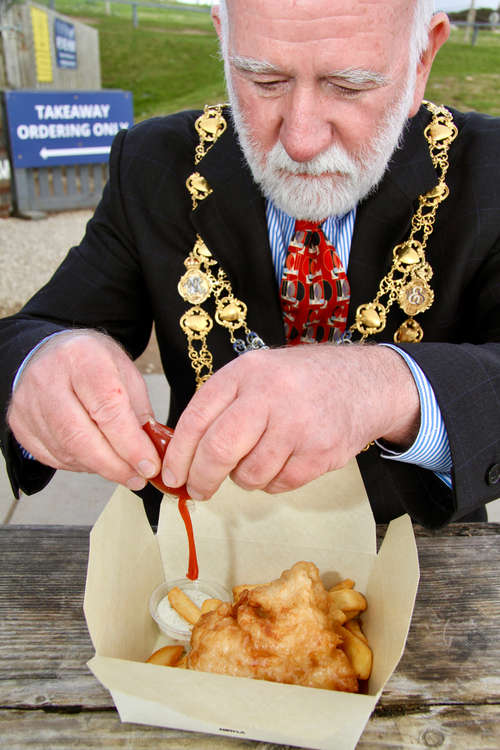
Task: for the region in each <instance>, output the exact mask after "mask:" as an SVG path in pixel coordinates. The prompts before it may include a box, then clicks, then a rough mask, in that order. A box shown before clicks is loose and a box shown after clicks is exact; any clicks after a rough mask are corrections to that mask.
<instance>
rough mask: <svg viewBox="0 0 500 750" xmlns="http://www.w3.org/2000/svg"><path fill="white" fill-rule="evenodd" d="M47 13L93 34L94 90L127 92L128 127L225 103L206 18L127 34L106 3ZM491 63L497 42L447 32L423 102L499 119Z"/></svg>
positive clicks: (117, 8) (185, 13)
mask: <svg viewBox="0 0 500 750" xmlns="http://www.w3.org/2000/svg"><path fill="white" fill-rule="evenodd" d="M139 1H140V0H139ZM168 4H173V3H171V2H170V0H169V2H168ZM55 7H56V9H57V10H58V11H60V12H61V13H65V14H66V15H69V16H74V17H76V18H79V19H81V20H82V21H85V22H86V23H88V24H90V25H92V26H94V27H95V28H97V29H98V30H99V39H100V49H101V74H102V85H103V87H104V88H122V89H126V90H129V91H132V93H133V98H134V110H135V119H136V121H138V120H142V119H145V118H146V117H151V116H153V115H157V114H168V113H170V112H175V111H178V110H180V109H186V108H190V107H202V106H203V104H205V103H214V102H219V101H224V100H225V99H226V94H225V87H224V80H223V71H222V63H221V61H220V60H219V57H218V46H217V39H216V35H215V32H214V30H213V27H212V23H211V19H210V14H209V13H207V12H204V13H203V12H193V11H189V10H186V6H184V8H183V7H182V5H179V6H178V9H176V10H156V9H150V8H143V9H140V10H139V27H138V28H136V29H134V27H133V25H132V10H131V7H130V6H127V5H119V4H116V3H115V4H113V3H112V15H111V16H107V15H106V14H105V10H104V2H102V0H56V2H55ZM499 63H500V34H497V33H494V32H491V31H481V32H480V33H479V35H478V38H477V42H476V44H475V45H474V46H472V45H471V44H468V43H465V41H464V30H463V29H454V30H453V31H452V35H451V37H450V40H449V41H448V43H447V44H446V45H445V46H444V47H443V48H442V49H441V50H440V52H439V54H438V56H437V58H436V61H435V63H434V67H433V70H432V72H431V76H430V78H429V83H428V87H427V91H426V97H427V98H428V99H431V100H432V101H435V102H436V103H439V104H440V103H443V104H448V105H450V106H454V107H456V108H457V109H462V110H471V109H476V110H479V111H481V112H487V113H489V114H493V115H500V65H499Z"/></svg>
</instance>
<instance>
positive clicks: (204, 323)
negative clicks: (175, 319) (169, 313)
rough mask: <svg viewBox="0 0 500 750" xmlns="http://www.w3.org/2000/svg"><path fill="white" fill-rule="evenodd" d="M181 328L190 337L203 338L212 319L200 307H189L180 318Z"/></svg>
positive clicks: (210, 325) (210, 326) (209, 328)
mask: <svg viewBox="0 0 500 750" xmlns="http://www.w3.org/2000/svg"><path fill="white" fill-rule="evenodd" d="M180 324H181V328H182V330H183V331H184V333H185V334H186V335H187V336H189V338H190V339H200V340H201V339H204V338H205V336H206V335H207V333H208V332H209V331H210V330H211V329H212V326H213V321H212V318H211V317H210V315H209V314H208V313H206V312H205V310H203V308H201V307H191V308H190V309H189V310H188V311H187V312H185V313H184V315H183V316H182V318H181V319H180Z"/></svg>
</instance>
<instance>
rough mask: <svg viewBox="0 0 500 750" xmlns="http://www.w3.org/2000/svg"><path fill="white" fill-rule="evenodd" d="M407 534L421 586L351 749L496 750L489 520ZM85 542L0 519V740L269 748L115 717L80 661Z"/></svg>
mask: <svg viewBox="0 0 500 750" xmlns="http://www.w3.org/2000/svg"><path fill="white" fill-rule="evenodd" d="M380 531H381V532H382V533H383V531H384V530H383V529H380ZM416 536H417V544H418V549H419V555H420V565H421V582H420V587H419V592H418V596H417V602H416V606H415V612H414V616H413V621H412V625H411V630H410V634H409V637H408V643H407V647H406V651H405V654H404V656H403V658H402V660H401V662H400V664H399V667H398V668H397V670H396V672H395V673H394V675H393V676H392V678H391V680H390V681H389V683H388V685H387V687H386V690H385V692H384V694H383V696H382V698H381V700H380V702H379V704H378V706H377V708H376V710H375V712H374V714H373V715H372V717H371V719H370V721H369V722H368V725H367V727H366V729H365V731H364V733H363V736H362V738H361V740H360V742H359V744H358V748H360V749H361V748H364V749H366V748H393V749H395V748H398V749H399V748H437V747H442V748H453V750H461V749H462V748H463V750H474V749H475V748H488V749H491V750H498V748H500V524H475V525H465V524H455V525H452V526H450V527H448V528H447V529H444V530H442V531H440V532H437V533H431V532H427V531H424V530H422V529H420V528H417V529H416ZM88 539H89V529H88V528H80V527H50V526H44V527H29V526H17V527H16V526H4V527H0V560H1V564H0V747H5V748H9V750H14V749H15V750H17V749H18V748H19V749H20V748H28V747H29V748H50V750H59V749H61V748H75V747H80V748H115V747H116V748H117V747H127V748H134V749H138V748H141V750H142V749H144V750H147V749H148V748H155V749H157V748H169V749H170V750H173V749H175V750H180V748H186V749H187V748H190V749H192V750H212V748H223V749H227V750H242V748H247V750H252V749H254V750H264V748H265V750H271V748H275V749H276V750H277V748H278V746H277V745H270V744H268V743H262V742H260V743H259V742H252V741H249V740H239V739H231V738H225V737H212V736H208V735H201V734H191V733H187V732H181V731H178V730H169V729H158V728H155V727H144V726H138V725H133V724H121V723H120V720H119V718H118V715H117V713H116V711H115V709H114V707H113V703H112V700H111V697H110V695H109V694H108V692H107V691H106V690H105V689H104V688H103V687H102V686H101V685H100V684H99V683H98V682H97V681H96V680H95V678H94V677H93V675H92V674H91V673H90V671H89V670H88V668H87V667H86V662H87V660H88V659H89V658H90V657H91V656H92V655H93V649H92V644H91V642H90V639H89V636H88V633H87V628H86V624H85V620H84V616H83V610H82V603H83V592H84V586H85V575H86V565H87V553H88ZM332 750H333V749H332Z"/></svg>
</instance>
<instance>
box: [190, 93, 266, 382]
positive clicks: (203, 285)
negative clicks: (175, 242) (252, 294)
mask: <svg viewBox="0 0 500 750" xmlns="http://www.w3.org/2000/svg"><path fill="white" fill-rule="evenodd" d="M222 107H223V105H221V104H217V105H215V106H205V109H204V112H203V114H202V115H201V116H200V117H198V119H197V120H196V122H195V128H196V131H197V132H198V135H199V137H200V142H199V144H198V146H197V147H196V151H195V158H194V163H195V166H197V165H198V164H199V162H200V161H201V159H203V157H204V156H205V154H207V152H208V151H209V150H210V149H211V148H212V146H213V144H214V143H215V141H216V140H217V139H218V138H219V137H220V136H221V135H222V134H223V133H224V131H225V130H226V127H227V126H226V121H225V119H224V117H223V116H222ZM186 187H187V189H188V190H189V192H190V194H191V199H192V201H193V211H194V210H195V208H196V207H197V205H198V202H199V201H202V200H204V199H205V198H206V197H207V195H210V193H211V192H212V188H211V187H210V186H209V184H208V182H207V181H206V179H205V178H204V177H203V176H202V175H200V173H199V172H193V174H191V175H190V176H189V177H188V178H187V180H186ZM184 265H185V267H186V272H185V274H184V275H183V276H182V277H181V279H180V281H179V284H178V286H177V289H178V291H179V294H180V295H181V297H182V298H183V299H184V300H185V301H186V302H189V304H190V305H193V306H192V307H190V308H189V310H187V312H185V313H184V315H183V316H182V317H181V319H180V325H181V328H182V330H183V331H184V333H185V334H186V337H187V341H188V353H189V359H190V360H191V365H192V367H193V370H194V372H195V375H196V388H197V389H198V388H199V387H200V386H201V385H202V383H204V382H205V380H208V378H209V377H210V376H211V375H212V373H213V357H212V353H211V352H210V351H209V349H208V347H207V336H208V334H209V332H210V331H211V330H212V328H213V320H212V318H211V316H210V315H209V314H208V313H207V312H206V310H204V309H203V308H202V307H200V305H202V304H203V302H205V301H206V300H207V299H208V298H209V297H211V296H212V297H213V299H214V301H215V320H216V322H217V323H218V324H219V325H220V326H223V327H224V328H226V329H227V330H228V332H229V338H230V340H231V343H232V345H233V349H234V351H235V352H236V354H244V353H245V352H248V351H251V350H253V349H267V348H268V347H267V346H266V344H265V343H264V341H263V340H262V339H261V338H260V336H259V335H258V334H257V333H256V332H255V331H251V330H250V329H249V327H248V325H247V322H246V317H247V306H246V305H245V303H244V302H242V301H241V300H240V299H238V298H237V297H235V296H234V294H233V290H232V287H231V282H230V281H229V279H228V277H227V275H226V273H225V271H224V270H223V269H222V268H220V267H219V268H217V269H216V268H214V266H217V261H216V260H215V259H214V258H213V256H212V253H211V252H210V250H209V249H208V247H207V246H206V245H205V243H204V242H203V240H202V238H201V237H200V235H199V234H197V235H196V241H195V243H194V247H193V249H192V250H191V252H190V253H189V255H188V257H187V258H186V260H185V261H184ZM215 272H216V275H215ZM239 329H241V331H242V333H243V334H244V336H245V338H244V339H243V338H241V333H240V338H237V337H236V333H237V332H238V331H239Z"/></svg>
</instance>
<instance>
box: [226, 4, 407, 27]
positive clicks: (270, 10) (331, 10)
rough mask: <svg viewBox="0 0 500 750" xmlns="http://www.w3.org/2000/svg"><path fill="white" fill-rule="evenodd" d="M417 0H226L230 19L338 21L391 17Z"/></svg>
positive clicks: (404, 12)
mask: <svg viewBox="0 0 500 750" xmlns="http://www.w3.org/2000/svg"><path fill="white" fill-rule="evenodd" d="M416 2H418V0H350V2H347V3H346V2H345V0H226V6H227V9H228V15H229V17H230V18H231V19H233V18H236V19H237V18H240V17H242V16H244V15H259V16H262V17H265V16H267V17H272V18H277V19H278V18H281V19H282V20H283V22H286V21H290V22H293V21H303V22H306V23H307V22H314V21H316V20H317V21H319V20H321V19H322V20H326V19H332V20H334V19H335V20H337V21H338V22H339V23H341V22H346V21H349V20H353V21H356V20H361V19H365V20H367V19H368V18H369V17H376V18H378V19H379V20H380V21H381V23H383V21H384V20H386V21H389V22H390V21H391V20H392V19H395V18H401V16H406V15H407V14H408V13H411V14H413V9H414V7H415V4H416Z"/></svg>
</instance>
